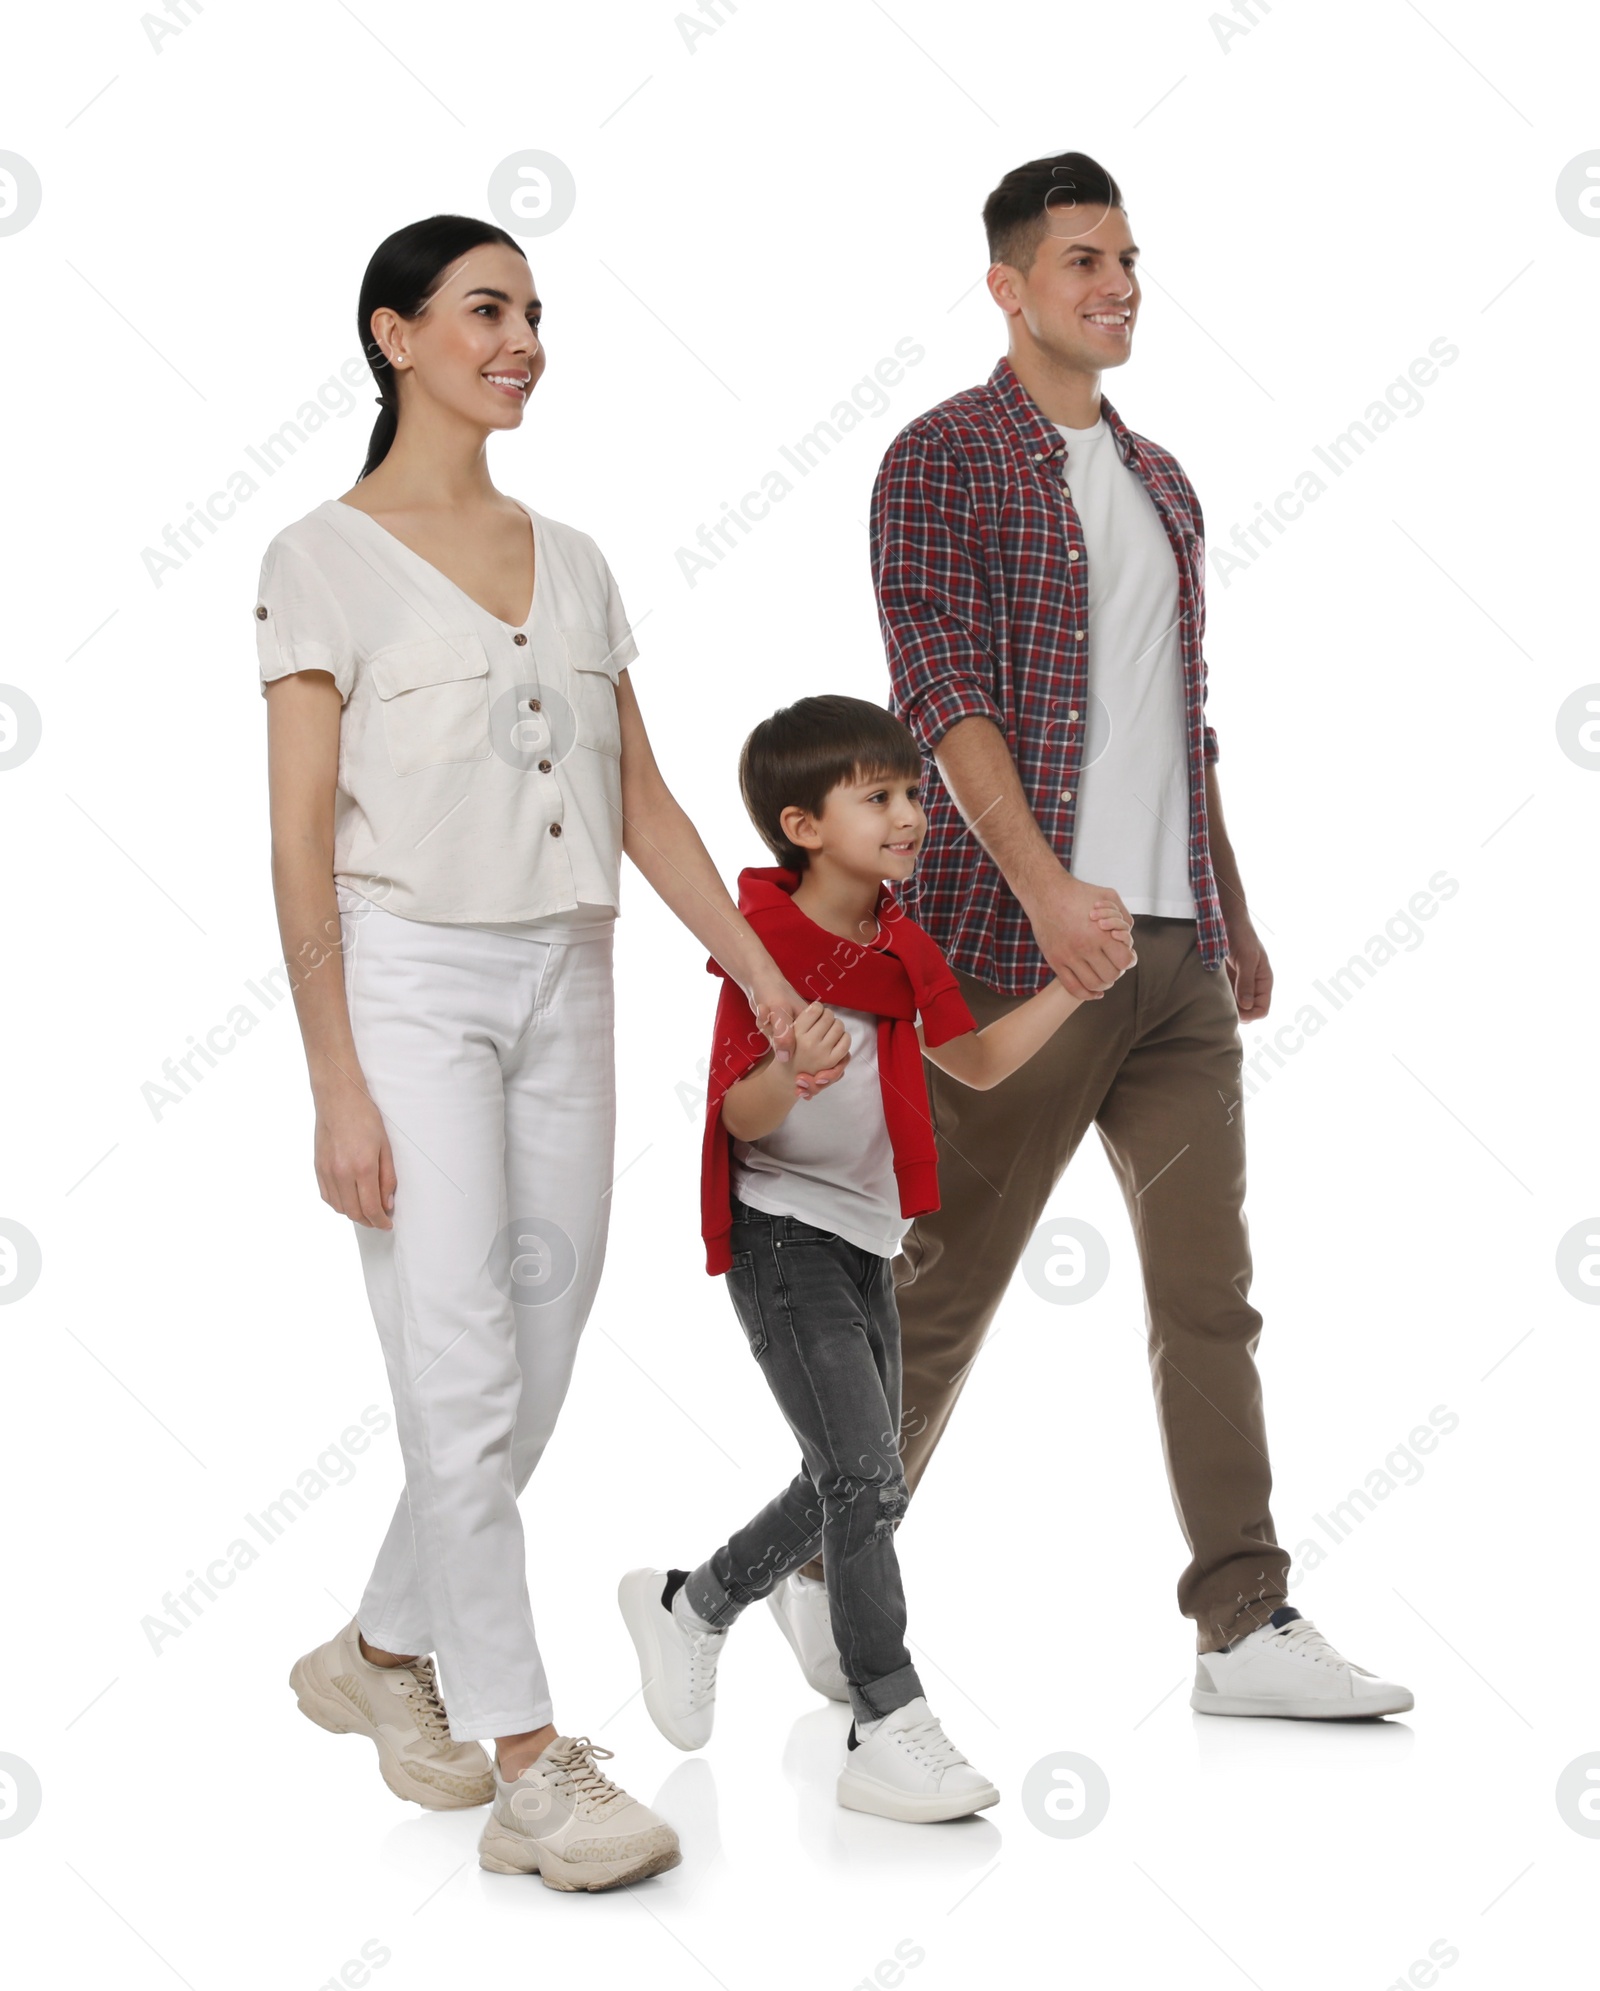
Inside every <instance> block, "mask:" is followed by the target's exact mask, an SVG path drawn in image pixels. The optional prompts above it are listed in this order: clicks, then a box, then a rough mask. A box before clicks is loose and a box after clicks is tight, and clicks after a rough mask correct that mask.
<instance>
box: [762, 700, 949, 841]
mask: <svg viewBox="0 0 1600 1991" xmlns="http://www.w3.org/2000/svg"><path fill="white" fill-rule="evenodd" d="M879 776H882V777H883V778H884V779H886V780H894V779H895V778H897V777H898V778H899V779H901V780H907V781H910V780H920V779H921V777H922V755H921V752H920V751H919V749H918V747H917V743H916V740H915V739H914V738H913V737H912V734H911V731H910V729H909V728H908V727H907V726H905V725H903V724H902V723H901V721H900V720H898V719H897V718H896V717H895V716H894V714H893V713H892V712H889V711H886V710H885V709H884V707H883V706H881V705H872V704H869V703H868V701H867V700H866V699H864V698H847V697H845V696H844V695H843V694H842V693H828V694H826V695H824V696H821V697H817V698H801V699H797V700H796V702H795V703H794V704H793V705H785V706H783V707H781V708H780V709H779V710H778V711H776V712H774V713H773V714H772V716H771V718H769V719H763V720H762V721H761V724H760V725H759V726H757V727H755V728H754V730H753V731H752V732H751V734H750V737H749V738H748V739H747V740H746V741H745V743H744V745H743V747H741V748H740V750H739V792H740V794H741V795H743V797H744V806H745V807H746V809H748V810H749V812H750V820H751V822H752V823H754V824H755V826H756V828H757V830H758V831H759V832H760V835H761V841H762V842H763V843H764V844H765V845H766V846H767V848H768V850H770V851H771V852H772V854H773V856H774V857H775V858H777V860H778V862H779V863H780V864H783V865H786V866H787V867H788V868H789V869H790V870H791V871H804V870H805V868H806V866H807V865H808V863H809V862H810V853H809V852H808V851H805V850H802V849H801V847H800V846H799V844H796V843H791V842H790V841H789V839H788V838H787V837H786V836H785V835H784V833H783V827H782V824H781V822H780V821H779V818H780V817H781V816H782V814H783V812H784V810H785V809H804V810H806V811H807V813H808V814H810V815H813V816H820V815H821V814H822V805H823V803H824V802H825V801H826V800H827V798H828V796H829V795H830V794H831V793H832V791H833V790H834V789H835V788H837V787H838V786H839V784H840V783H841V782H843V781H872V780H875V779H877V778H878V777H879Z"/></svg>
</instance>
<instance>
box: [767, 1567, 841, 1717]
mask: <svg viewBox="0 0 1600 1991" xmlns="http://www.w3.org/2000/svg"><path fill="white" fill-rule="evenodd" d="M767 1605H768V1608H769V1609H770V1610H771V1612H772V1615H773V1616H774V1617H775V1618H776V1619H777V1621H778V1623H779V1625H780V1626H781V1627H782V1630H783V1635H784V1637H785V1638H786V1639H787V1640H788V1641H789V1643H790V1645H791V1646H792V1647H793V1649H794V1656H795V1658H796V1659H798V1660H799V1662H800V1671H801V1672H802V1673H803V1674H804V1675H805V1676H806V1679H807V1681H808V1682H809V1684H810V1685H811V1686H812V1687H813V1688H815V1690H816V1691H817V1692H818V1693H819V1694H826V1695H827V1697H828V1699H829V1700H830V1701H847V1700H849V1698H850V1688H849V1684H848V1683H847V1681H846V1680H845V1677H844V1668H843V1667H842V1666H841V1665H840V1664H839V1648H838V1646H836V1645H835V1644H834V1642H833V1620H832V1618H831V1617H830V1616H829V1614H828V1586H827V1584H826V1583H819V1582H818V1581H817V1580H816V1578H815V1577H814V1576H802V1575H801V1574H800V1572H799V1570H795V1571H794V1572H793V1574H792V1575H789V1576H786V1577H784V1579H783V1581H782V1582H781V1583H778V1584H775V1585H774V1586H773V1590H772V1594H771V1595H770V1596H769V1597H768V1598H767Z"/></svg>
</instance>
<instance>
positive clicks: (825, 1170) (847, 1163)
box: [728, 1004, 911, 1258]
mask: <svg viewBox="0 0 1600 1991" xmlns="http://www.w3.org/2000/svg"><path fill="white" fill-rule="evenodd" d="M829 1007H830V1008H831V1009H832V1010H833V1013H834V1015H835V1016H836V1017H838V1019H839V1021H840V1022H841V1023H842V1024H843V1025H844V1026H845V1028H846V1030H848V1031H849V1033H850V1062H849V1063H848V1064H847V1065H846V1066H845V1068H844V1071H843V1073H842V1075H841V1076H840V1077H839V1078H837V1079H836V1080H835V1081H834V1083H833V1084H832V1085H830V1086H825V1087H824V1088H823V1090H822V1091H821V1092H819V1093H818V1094H817V1095H816V1097H815V1098H813V1099H797V1100H796V1101H795V1103H794V1105H793V1106H791V1107H790V1108H789V1112H788V1115H787V1117H786V1118H785V1119H783V1120H782V1121H781V1122H780V1123H779V1124H778V1126H777V1127H775V1128H774V1129H773V1131H772V1132H771V1133H770V1134H764V1135H763V1136H762V1138H761V1139H760V1140H759V1141H734V1142H733V1143H732V1159H731V1160H730V1162H729V1165H728V1179H729V1184H730V1186H731V1188H732V1190H733V1193H734V1195H735V1196H737V1197H738V1198H739V1200H740V1201H741V1202H742V1203H748V1204H750V1206H751V1207H752V1208H753V1209H756V1210H764V1211H766V1213H767V1214H768V1215H769V1216H774V1217H783V1216H788V1217H798V1218H799V1219H800V1221H801V1223H803V1224H815V1225H816V1227H817V1229H818V1230H824V1231H833V1232H834V1233H835V1234H836V1235H837V1236H839V1237H842V1238H845V1239H847V1240H848V1241H849V1242H850V1243H851V1244H853V1245H855V1247H856V1248H857V1250H859V1251H872V1252H876V1253H877V1254H878V1256H879V1257H880V1258H893V1256H894V1255H895V1253H896V1252H897V1251H898V1250H899V1249H900V1240H901V1239H902V1238H903V1237H904V1236H905V1234H906V1232H907V1231H908V1230H909V1229H910V1228H911V1219H910V1218H909V1217H902V1216H901V1214H900V1186H899V1184H898V1183H897V1182H896V1180H895V1173H894V1147H893V1145H892V1143H891V1142H890V1139H889V1125H888V1122H887V1121H886V1120H885V1119H884V1116H883V1087H882V1084H881V1082H880V1080H879V1078H878V1019H877V1017H876V1016H874V1015H873V1014H872V1013H871V1012H870V1011H869V1010H865V1009H840V1008H838V1007H836V1006H835V1005H833V1004H830V1005H829Z"/></svg>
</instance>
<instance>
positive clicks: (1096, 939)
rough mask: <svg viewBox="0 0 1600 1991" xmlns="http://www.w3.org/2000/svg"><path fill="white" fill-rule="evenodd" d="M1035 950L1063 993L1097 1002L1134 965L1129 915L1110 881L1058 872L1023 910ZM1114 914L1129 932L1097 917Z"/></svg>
mask: <svg viewBox="0 0 1600 1991" xmlns="http://www.w3.org/2000/svg"><path fill="white" fill-rule="evenodd" d="M1026 911H1027V914H1028V919H1029V922H1030V923H1031V925H1032V927H1033V937H1034V939H1035V940H1036V941H1037V942H1038V943H1039V952H1040V953H1041V954H1042V955H1043V956H1044V958H1045V959H1046V960H1047V961H1048V962H1049V964H1050V966H1051V968H1052V969H1053V970H1054V972H1055V975H1056V978H1057V980H1058V981H1059V982H1060V983H1061V985H1062V987H1063V988H1064V989H1065V990H1066V992H1067V994H1068V995H1072V996H1076V997H1078V999H1079V1000H1080V1001H1081V1002H1098V1001H1099V1000H1100V998H1101V997H1102V996H1103V995H1104V994H1105V992H1106V990H1107V989H1108V988H1110V986H1111V984H1112V983H1113V982H1114V981H1115V980H1116V979H1117V977H1118V976H1119V975H1120V974H1122V973H1123V972H1124V970H1126V969H1128V968H1131V967H1132V966H1133V963H1134V960H1135V958H1136V957H1135V955H1134V951H1133V933H1132V927H1133V916H1132V915H1131V914H1130V913H1129V911H1128V909H1127V907H1126V906H1125V905H1124V904H1123V903H1122V900H1121V897H1120V896H1119V895H1118V893H1117V892H1115V891H1114V890H1113V889H1112V887H1111V886H1109V885H1086V884H1084V883H1083V881H1082V880H1081V879H1078V878H1074V877H1073V876H1072V874H1071V873H1070V872H1069V871H1063V872H1062V873H1061V874H1060V876H1059V877H1058V878H1055V879H1052V880H1051V881H1050V883H1049V884H1048V885H1047V886H1046V888H1045V890H1044V891H1043V892H1042V893H1040V894H1039V895H1037V896H1036V897H1035V898H1034V899H1033V900H1032V902H1031V903H1030V904H1029V905H1028V906H1027V908H1026ZM1104 912H1114V913H1115V914H1116V915H1117V916H1119V917H1120V919H1121V920H1122V921H1123V922H1125V923H1126V925H1127V928H1128V931H1127V932H1125V933H1124V932H1121V931H1120V930H1119V929H1118V927H1117V926H1115V925H1112V924H1109V923H1107V922H1105V921H1104V920H1102V919H1099V918H1097V917H1096V915H1097V913H1104Z"/></svg>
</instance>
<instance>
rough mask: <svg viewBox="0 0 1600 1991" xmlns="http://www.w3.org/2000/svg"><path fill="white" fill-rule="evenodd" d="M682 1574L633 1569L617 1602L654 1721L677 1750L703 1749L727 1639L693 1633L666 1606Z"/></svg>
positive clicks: (718, 1634) (719, 1633) (722, 1635)
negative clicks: (669, 1588)
mask: <svg viewBox="0 0 1600 1991" xmlns="http://www.w3.org/2000/svg"><path fill="white" fill-rule="evenodd" d="M682 1574H683V1572H682V1571H681V1570H676V1569H673V1570H666V1569H630V1570H629V1571H628V1573H627V1575H626V1576H625V1577H623V1579H622V1581H621V1582H620V1583H619V1584H618V1585H617V1602H618V1604H619V1605H620V1606H621V1607H622V1622H623V1623H624V1624H625V1625H626V1626H627V1627H628V1636H629V1637H630V1638H631V1639H632V1640H633V1649H634V1651H635V1652H636V1653H638V1655H639V1673H640V1677H641V1678H642V1679H643V1681H644V1704H645V1706H646V1708H647V1709H648V1710H649V1713H650V1719H651V1720H652V1721H653V1722H654V1723H655V1725H656V1727H657V1728H659V1729H660V1731H661V1733H662V1734H663V1735H664V1736H665V1737H666V1738H667V1740H668V1741H669V1742H670V1743H672V1744H673V1745H674V1747H675V1748H678V1749H703V1748H704V1747H705V1745H706V1744H707V1742H709V1741H710V1739H711V1723H712V1720H713V1718H714V1717H715V1715H716V1712H717V1660H718V1659H719V1658H720V1657H721V1654H722V1647H723V1643H724V1641H725V1640H726V1638H727V1636H728V1634H727V1632H726V1631H703V1632H702V1631H695V1630H694V1629H693V1628H692V1627H691V1626H689V1625H686V1624H685V1623H684V1622H683V1619H682V1618H681V1617H680V1616H679V1614H678V1613H677V1612H676V1611H675V1610H673V1608H672V1606H671V1605H670V1604H665V1603H663V1602H662V1597H663V1594H664V1592H665V1590H666V1586H667V1583H668V1581H669V1580H670V1579H671V1578H672V1577H674V1576H676V1577H680V1578H681V1576H682ZM677 1594H678V1595H680V1596H681V1595H682V1586H681V1583H680V1585H679V1589H678V1592H677Z"/></svg>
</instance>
